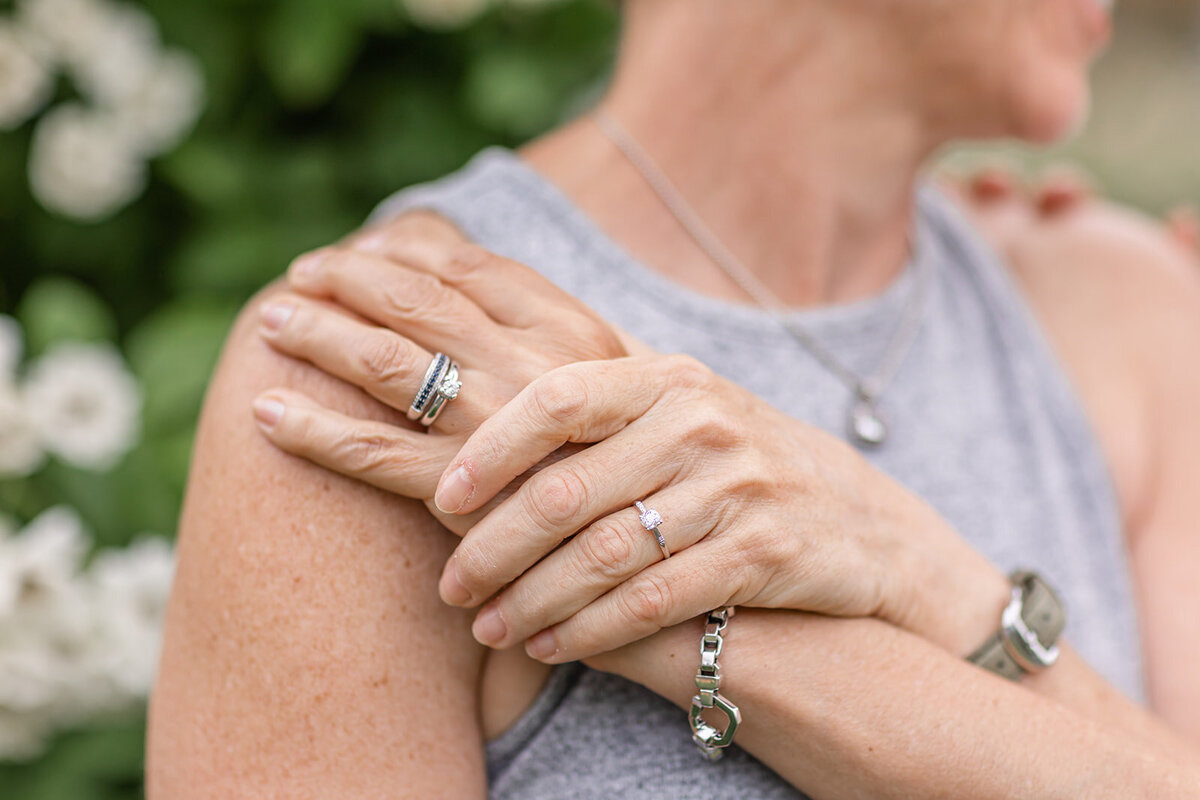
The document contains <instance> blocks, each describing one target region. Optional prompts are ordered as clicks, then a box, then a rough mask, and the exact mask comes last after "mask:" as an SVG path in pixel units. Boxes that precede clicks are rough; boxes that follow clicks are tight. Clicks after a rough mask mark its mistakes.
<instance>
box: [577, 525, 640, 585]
mask: <svg viewBox="0 0 1200 800" xmlns="http://www.w3.org/2000/svg"><path fill="white" fill-rule="evenodd" d="M580 542H581V544H582V545H583V552H584V557H585V558H586V559H587V564H585V565H584V566H585V567H586V568H587V569H588V571H590V572H592V571H596V570H597V569H598V570H599V572H600V574H601V575H602V576H603V577H605V578H608V579H609V580H617V579H619V578H623V577H624V576H625V575H626V573H627V572H628V571H629V569H630V568H631V566H632V565H633V559H634V556H635V554H636V553H637V546H636V543H635V542H634V540H633V537H632V536H631V535H630V531H629V530H628V529H627V528H625V527H623V526H621V525H619V524H613V523H611V522H598V523H596V524H595V525H593V526H592V527H591V529H590V530H588V531H587V532H586V533H585V534H584V535H583V536H581V537H580Z"/></svg>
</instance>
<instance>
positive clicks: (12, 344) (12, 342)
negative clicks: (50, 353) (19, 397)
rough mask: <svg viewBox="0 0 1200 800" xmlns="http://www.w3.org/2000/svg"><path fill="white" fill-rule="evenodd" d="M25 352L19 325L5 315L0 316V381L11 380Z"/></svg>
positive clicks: (23, 336)
mask: <svg viewBox="0 0 1200 800" xmlns="http://www.w3.org/2000/svg"><path fill="white" fill-rule="evenodd" d="M24 352H25V334H24V333H22V332H21V323H19V322H17V321H16V320H15V319H13V318H12V317H10V316H8V315H7V314H0V381H4V380H12V377H13V375H15V374H16V372H17V365H18V364H20V363H21V355H22V354H23V353H24Z"/></svg>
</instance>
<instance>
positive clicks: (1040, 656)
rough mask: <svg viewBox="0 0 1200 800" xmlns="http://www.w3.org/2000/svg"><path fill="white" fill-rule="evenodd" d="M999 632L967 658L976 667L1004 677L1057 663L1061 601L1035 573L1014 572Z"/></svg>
mask: <svg viewBox="0 0 1200 800" xmlns="http://www.w3.org/2000/svg"><path fill="white" fill-rule="evenodd" d="M1009 578H1010V579H1011V580H1012V585H1013V586H1012V599H1011V600H1009V603H1008V605H1007V606H1006V607H1005V608H1004V611H1003V612H1002V613H1001V614H1000V630H998V631H996V632H995V633H994V634H992V636H991V638H989V639H988V640H987V641H986V642H984V643H983V644H982V645H981V646H980V647H979V649H977V650H976V651H975V652H973V653H971V655H969V656H967V660H968V661H970V662H971V663H972V664H975V665H976V666H979V667H983V668H984V669H986V670H988V671H990V672H994V673H996V674H997V675H1001V676H1003V677H1005V678H1008V679H1009V680H1011V681H1016V680H1020V679H1021V677H1022V676H1024V675H1027V674H1030V673H1035V672H1041V671H1042V670H1044V669H1045V668H1046V667H1049V666H1052V665H1053V664H1054V662H1055V661H1057V660H1058V647H1057V646H1056V642H1057V641H1058V637H1059V635H1060V634H1061V633H1062V630H1063V628H1064V627H1065V626H1066V624H1067V617H1066V613H1065V612H1064V610H1063V605H1062V601H1060V600H1059V599H1058V595H1057V594H1055V593H1054V590H1053V589H1051V588H1050V585H1049V584H1048V583H1046V581H1044V580H1043V579H1042V577H1041V576H1040V575H1038V574H1037V573H1036V572H1032V571H1030V570H1017V571H1016V572H1014V573H1012V575H1010V576H1009Z"/></svg>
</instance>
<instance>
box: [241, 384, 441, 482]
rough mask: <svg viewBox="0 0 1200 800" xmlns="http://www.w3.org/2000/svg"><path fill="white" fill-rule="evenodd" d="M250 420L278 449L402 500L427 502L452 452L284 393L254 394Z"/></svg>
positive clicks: (430, 439) (419, 436) (433, 440)
mask: <svg viewBox="0 0 1200 800" xmlns="http://www.w3.org/2000/svg"><path fill="white" fill-rule="evenodd" d="M254 416H255V419H256V420H257V421H258V425H259V428H261V429H262V431H263V433H264V434H266V437H267V439H269V440H270V441H271V443H272V444H274V445H275V446H276V447H278V448H279V449H281V450H283V451H285V452H287V453H291V454H292V455H295V456H299V457H300V458H304V459H307V460H309V461H311V462H313V463H314V464H317V465H318V466H322V467H325V468H326V469H329V470H333V471H334V472H338V473H341V474H342V475H345V476H347V477H350V478H355V479H356V480H360V481H363V482H365V483H369V484H371V485H372V486H378V487H379V488H380V489H384V490H386V491H388V492H392V493H393V494H398V495H403V496H404V497H412V498H416V499H425V498H428V497H429V496H430V495H431V494H432V493H433V488H434V486H435V485H436V483H437V477H438V475H440V474H441V472H442V470H443V469H444V468H445V464H446V461H448V460H449V459H450V458H451V457H452V456H453V455H454V450H455V444H454V442H455V440H454V439H452V438H450V437H443V436H436V435H435V436H430V435H428V434H425V433H417V432H415V431H409V430H405V429H403V428H399V427H396V426H395V425H388V424H385V423H382V422H374V421H371V420H362V419H355V418H354V417H348V416H346V415H345V414H340V413H338V412H336V411H332V410H330V409H328V408H325V407H323V406H321V405H319V404H318V403H316V402H314V401H313V400H311V399H310V398H308V397H306V396H305V395H303V394H300V393H299V392H293V391H290V390H287V389H272V390H270V391H268V392H264V393H263V394H261V395H259V396H258V397H257V398H256V399H255V401H254Z"/></svg>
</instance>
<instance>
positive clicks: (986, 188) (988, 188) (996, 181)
mask: <svg viewBox="0 0 1200 800" xmlns="http://www.w3.org/2000/svg"><path fill="white" fill-rule="evenodd" d="M967 188H968V192H969V194H970V197H971V199H972V200H974V201H975V202H979V203H992V202H997V201H999V200H1007V199H1009V198H1012V197H1015V196H1017V195H1018V194H1020V193H1021V192H1022V191H1023V190H1022V188H1021V186H1020V179H1019V178H1018V177H1017V174H1016V172H1015V171H1013V170H1011V169H1008V168H1006V167H1004V166H1001V165H989V166H986V167H983V168H982V169H980V170H979V171H977V172H975V173H974V174H972V175H971V178H970V182H969V183H968V187H967Z"/></svg>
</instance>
